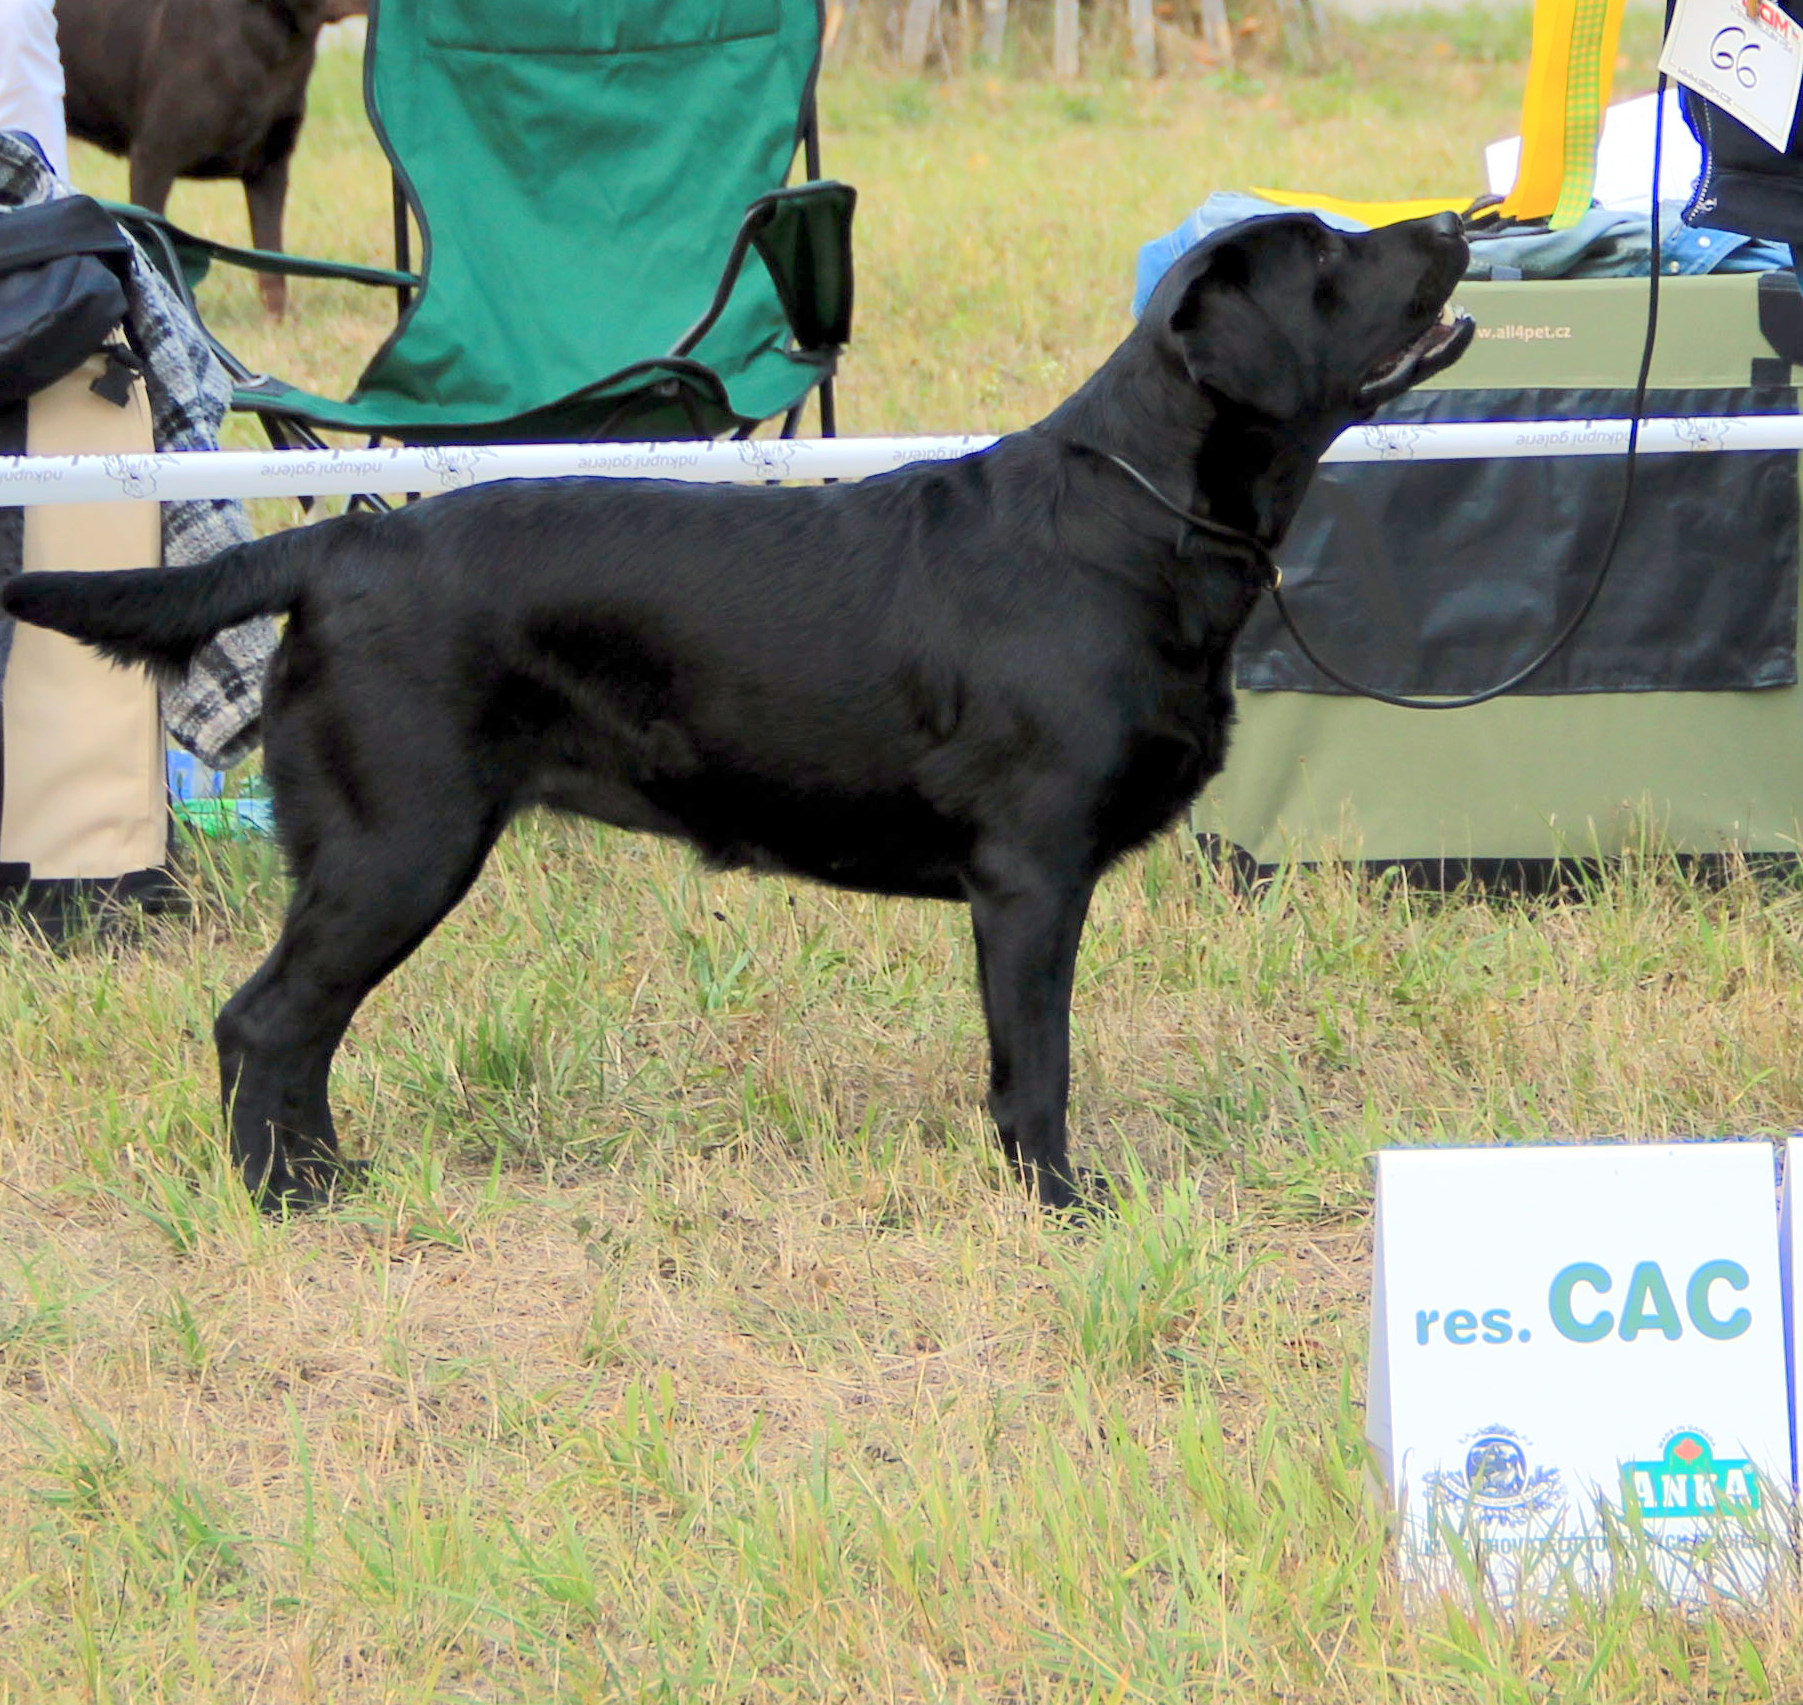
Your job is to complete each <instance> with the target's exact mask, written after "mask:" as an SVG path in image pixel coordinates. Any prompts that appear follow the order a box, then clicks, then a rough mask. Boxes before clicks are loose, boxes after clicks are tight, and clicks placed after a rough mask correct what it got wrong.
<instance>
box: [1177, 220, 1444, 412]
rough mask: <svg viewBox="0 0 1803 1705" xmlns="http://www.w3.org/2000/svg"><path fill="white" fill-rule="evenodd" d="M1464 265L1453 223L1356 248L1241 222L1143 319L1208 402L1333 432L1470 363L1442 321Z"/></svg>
mask: <svg viewBox="0 0 1803 1705" xmlns="http://www.w3.org/2000/svg"><path fill="white" fill-rule="evenodd" d="M1466 254H1467V250H1466V244H1465V238H1464V236H1463V234H1462V232H1461V229H1460V225H1459V221H1458V219H1457V218H1456V217H1454V216H1453V215H1452V214H1450V213H1443V214H1436V215H1434V216H1433V217H1431V218H1428V219H1411V220H1409V221H1407V222H1406V223H1404V224H1400V225H1386V226H1384V227H1382V228H1380V229H1379V230H1375V231H1369V232H1365V233H1362V234H1359V235H1349V234H1348V233H1346V232H1343V231H1336V230H1333V229H1332V228H1331V227H1330V226H1327V225H1324V224H1322V223H1321V221H1320V220H1319V219H1317V218H1315V217H1314V215H1313V214H1307V213H1281V214H1273V215H1271V216H1268V217H1266V218H1261V219H1248V220H1245V221H1243V222H1242V223H1240V224H1237V225H1230V226H1228V227H1227V228H1226V229H1225V230H1222V231H1217V232H1215V233H1214V234H1213V235H1212V236H1210V237H1208V238H1206V239H1204V240H1203V241H1202V242H1200V243H1198V244H1197V245H1196V246H1195V247H1194V248H1193V249H1191V250H1190V251H1189V252H1188V253H1187V254H1185V255H1184V256H1182V258H1181V259H1179V260H1178V262H1177V263H1176V265H1174V266H1173V267H1172V268H1171V270H1170V271H1169V273H1167V274H1166V275H1165V277H1164V279H1163V281H1162V282H1161V283H1160V284H1159V286H1158V289H1157V290H1156V291H1155V292H1154V293H1153V296H1152V300H1151V301H1150V302H1149V303H1148V304H1147V307H1146V313H1145V319H1146V320H1147V321H1148V322H1150V326H1151V330H1152V331H1153V334H1154V335H1155V336H1157V337H1159V338H1160V339H1161V340H1162V341H1165V342H1166V346H1167V350H1168V353H1169V355H1170V356H1171V358H1172V359H1173V360H1174V361H1176V362H1178V363H1180V364H1181V366H1182V368H1183V370H1184V371H1185V373H1187V375H1188V377H1189V379H1190V381H1191V382H1192V383H1194V384H1195V385H1197V386H1198V387H1200V388H1201V389H1202V390H1203V391H1204V392H1206V393H1208V394H1209V395H1210V396H1211V397H1212V398H1213V399H1214V400H1216V401H1217V402H1224V403H1227V404H1229V405H1231V406H1233V407H1235V408H1238V409H1243V410H1247V411H1249V412H1251V413H1252V414H1254V415H1257V416H1261V417H1263V418H1264V419H1266V420H1269V421H1273V422H1281V423H1290V424H1294V425H1297V426H1301V427H1304V428H1318V429H1319V430H1321V431H1323V432H1327V433H1330V434H1331V433H1337V432H1338V431H1340V430H1341V429H1342V428H1343V427H1345V426H1347V425H1349V424H1350V423H1351V422H1353V421H1356V420H1363V419H1366V418H1368V417H1369V416H1370V415H1371V413H1372V411H1373V410H1375V409H1376V408H1377V407H1378V406H1379V405H1380V404H1382V403H1386V402H1388V401H1389V400H1390V399H1391V398H1392V397H1396V396H1400V395H1401V394H1402V393H1403V392H1404V391H1406V390H1407V389H1408V388H1409V387H1410V386H1411V385H1414V384H1418V383H1419V382H1420V381H1421V380H1423V379H1426V378H1430V377H1431V376H1432V375H1433V374H1435V373H1438V372H1440V371H1442V370H1443V369H1444V368H1447V367H1450V366H1451V365H1452V364H1453V362H1455V361H1457V360H1458V358H1459V357H1460V356H1461V355H1463V354H1464V353H1465V349H1466V346H1467V345H1468V344H1469V343H1470V342H1471V338H1472V332H1473V327H1472V322H1471V320H1470V319H1469V318H1468V317H1466V316H1463V315H1458V316H1445V317H1443V314H1444V310H1445V309H1446V305H1447V302H1448V300H1449V298H1450V297H1451V295H1452V292H1453V289H1454V287H1455V286H1456V285H1457V284H1458V282H1459V280H1460V278H1461V277H1463V275H1464V271H1465V261H1466ZM1314 435H1315V434H1314V432H1313V431H1309V432H1308V436H1311V437H1312V436H1314Z"/></svg>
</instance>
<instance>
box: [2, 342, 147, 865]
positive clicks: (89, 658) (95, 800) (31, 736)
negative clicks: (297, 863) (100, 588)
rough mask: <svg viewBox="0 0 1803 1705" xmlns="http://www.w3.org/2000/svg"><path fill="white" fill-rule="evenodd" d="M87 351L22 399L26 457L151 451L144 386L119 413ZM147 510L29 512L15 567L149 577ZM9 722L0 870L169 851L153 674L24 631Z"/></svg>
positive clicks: (57, 507) (10, 687)
mask: <svg viewBox="0 0 1803 1705" xmlns="http://www.w3.org/2000/svg"><path fill="white" fill-rule="evenodd" d="M105 370H106V360H105V357H104V356H102V355H92V356H90V357H89V358H88V359H87V360H86V361H84V362H83V363H82V364H81V366H80V367H78V368H76V370H75V371H74V372H73V373H70V374H68V375H66V376H65V377H64V378H62V379H59V380H58V381H57V382H56V383H55V384H54V385H51V386H50V387H49V388H48V389H46V390H43V391H40V392H39V393H38V394H37V395H36V396H34V397H33V398H32V399H31V402H30V404H29V409H30V413H29V416H28V421H27V425H26V451H27V454H29V455H33V456H64V455H84V456H90V455H116V454H127V453H132V452H147V451H152V450H154V449H155V448H156V443H155V439H154V437H153V434H152V431H151V418H150V402H149V399H148V397H147V396H146V395H145V391H144V381H143V380H142V378H139V379H136V380H134V382H133V384H132V389H131V396H130V397H129V399H128V400H127V402H126V405H125V407H123V408H119V407H117V406H115V405H114V404H112V403H110V402H108V401H106V400H105V398H103V397H98V396H95V395H94V393H93V392H92V391H91V390H90V389H89V387H90V386H91V385H92V384H93V382H94V380H95V379H97V378H98V377H99V376H100V375H101V374H102V373H103V372H105ZM161 562H162V515H161V511H160V508H159V506H158V505H157V504H156V503H155V502H131V501H126V500H123V499H122V500H120V501H119V502H116V503H76V504H44V505H39V506H36V507H33V508H28V509H27V510H26V511H25V544H24V561H23V567H24V568H25V569H26V570H27V571H30V570H33V569H102V568H154V567H156V566H157V565H158V564H160V563H161ZM0 711H3V712H4V717H5V730H4V733H5V744H4V748H3V751H4V762H5V775H4V791H3V792H0V864H10V863H19V864H25V865H27V866H29V869H30V874H31V878H32V880H34V881H43V880H48V879H55V878H67V877H87V878H94V877H99V878H107V877H117V876H124V875H127V874H129V873H131V872H134V871H141V870H149V869H152V868H153V867H155V866H158V865H161V864H162V863H163V861H164V858H165V857H166V856H167V853H168V823H169V809H168V780H167V771H166V767H165V766H166V759H165V757H164V749H163V724H162V716H161V713H160V712H159V710H158V707H157V691H156V685H155V683H154V682H153V681H152V680H151V678H150V675H149V673H148V671H146V670H143V669H125V668H121V667H119V666H118V665H116V664H113V663H109V662H107V661H106V660H105V659H104V658H103V657H101V656H100V654H99V653H98V652H95V651H91V650H90V649H89V648H88V647H87V646H85V645H82V644H80V643H79V642H78V641H76V640H73V639H67V638H65V637H64V636H63V635H62V634H56V633H51V632H49V631H48V630H47V629H45V628H35V627H29V626H27V625H26V624H25V623H23V622H21V623H20V624H19V626H18V628H17V629H16V630H15V632H14V634H13V644H12V656H11V659H10V661H9V662H8V664H7V666H6V677H5V680H4V682H0Z"/></svg>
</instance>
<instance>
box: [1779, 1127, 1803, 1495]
mask: <svg viewBox="0 0 1803 1705" xmlns="http://www.w3.org/2000/svg"><path fill="white" fill-rule="evenodd" d="M1780 1201H1781V1204H1782V1206H1781V1208H1780V1211H1779V1216H1778V1265H1779V1270H1780V1271H1781V1272H1782V1274H1783V1275H1784V1347H1785V1349H1786V1350H1787V1351H1788V1352H1789V1357H1788V1360H1787V1362H1786V1367H1787V1370H1788V1372H1789V1375H1790V1418H1791V1454H1790V1467H1791V1481H1792V1484H1793V1485H1794V1484H1795V1482H1796V1478H1797V1467H1798V1464H1799V1463H1800V1462H1803V1453H1800V1449H1799V1447H1803V1417H1799V1416H1798V1414H1797V1375H1798V1372H1799V1370H1800V1369H1803V1360H1799V1359H1798V1358H1799V1353H1803V1307H1799V1306H1798V1304H1799V1298H1798V1296H1797V1283H1798V1280H1799V1278H1803V1250H1800V1249H1799V1248H1798V1246H1797V1240H1798V1238H1799V1237H1803V1136H1799V1135H1792V1136H1791V1137H1790V1138H1788V1139H1787V1140H1786V1142H1785V1145H1784V1194H1783V1196H1782V1197H1781V1198H1780Z"/></svg>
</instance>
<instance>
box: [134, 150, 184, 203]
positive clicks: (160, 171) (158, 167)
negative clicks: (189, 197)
mask: <svg viewBox="0 0 1803 1705" xmlns="http://www.w3.org/2000/svg"><path fill="white" fill-rule="evenodd" d="M174 187H175V171H174V169H173V168H172V167H171V166H170V165H169V164H168V162H167V161H165V160H163V159H162V158H161V157H160V156H158V155H155V154H153V153H152V152H151V150H150V148H149V145H148V144H146V143H144V142H142V141H140V142H138V143H135V144H134V145H133V147H132V151H131V199H132V204H133V205H134V206H136V207H147V208H149V209H150V211H151V212H152V213H161V212H162V211H163V210H164V208H166V207H167V206H168V205H169V192H170V190H172V189H173V188H174Z"/></svg>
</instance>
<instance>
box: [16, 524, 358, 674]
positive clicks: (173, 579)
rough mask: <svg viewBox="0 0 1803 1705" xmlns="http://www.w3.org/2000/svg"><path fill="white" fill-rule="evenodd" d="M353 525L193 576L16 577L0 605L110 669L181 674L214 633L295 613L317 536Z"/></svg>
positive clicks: (240, 556)
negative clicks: (128, 666) (133, 666)
mask: <svg viewBox="0 0 1803 1705" xmlns="http://www.w3.org/2000/svg"><path fill="white" fill-rule="evenodd" d="M357 519H358V518H357V517H353V516H336V517H334V518H333V519H331V520H328V521H319V522H315V523H314V524H313V525H312V526H310V527H295V528H292V529H291V530H289V531H287V532H284V533H274V534H271V535H270V536H269V537H268V538H266V539H252V540H251V541H250V542H249V543H247V544H242V545H233V546H231V547H230V548H229V549H227V550H223V551H221V552H220V553H219V554H218V555H217V556H215V557H211V558H209V559H208V560H207V561H206V562H203V563H196V564H195V565H194V566H193V567H191V568H126V569H119V570H116V571H107V572H101V573H92V574H82V573H57V574H22V575H20V576H18V577H17V578H16V579H14V580H10V581H8V582H7V583H6V586H5V588H4V589H3V590H0V606H3V607H4V608H5V609H6V611H7V613H8V614H9V615H13V616H16V617H18V619H19V620H20V621H22V622H32V623H34V624H35V625H36V626H38V627H44V628H54V629H55V630H56V631H57V632H58V633H66V634H68V635H69V636H70V638H72V639H80V640H86V641H87V643H88V644H89V645H91V646H93V647H95V649H96V650H98V651H100V652H101V653H103V654H104V655H105V656H107V657H110V658H112V659H113V661H114V662H116V663H143V664H147V665H148V666H149V667H150V668H151V669H153V670H155V671H157V672H158V673H159V674H174V675H180V674H184V673H186V671H187V668H188V665H189V664H190V663H191V662H192V661H193V659H194V654H195V652H197V651H198V650H200V648H201V647H202V646H203V645H205V644H206V642H207V641H208V640H210V639H211V638H212V637H213V635H214V634H216V633H218V632H219V630H220V629H221V628H229V627H232V626H234V625H235V624H236V623H238V622H245V621H249V620H250V618H251V617H252V616H275V615H281V614H283V613H285V612H286V611H288V610H291V609H293V608H294V606H295V605H296V604H297V603H298V602H299V601H300V597H301V593H302V590H303V588H304V587H305V585H306V582H307V578H308V575H307V571H308V568H309V566H310V564H311V563H312V562H313V561H314V560H316V559H317V558H318V557H319V556H320V554H321V550H322V546H324V545H326V544H327V543H328V541H326V540H325V539H323V538H322V536H321V535H323V534H325V533H328V532H330V531H333V530H335V529H338V528H341V527H342V526H343V525H344V524H345V523H346V522H347V521H349V522H352V523H353V524H354V523H355V521H356V520H357Z"/></svg>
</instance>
